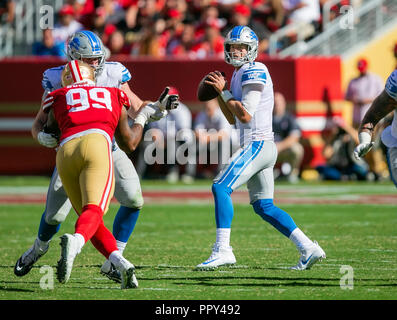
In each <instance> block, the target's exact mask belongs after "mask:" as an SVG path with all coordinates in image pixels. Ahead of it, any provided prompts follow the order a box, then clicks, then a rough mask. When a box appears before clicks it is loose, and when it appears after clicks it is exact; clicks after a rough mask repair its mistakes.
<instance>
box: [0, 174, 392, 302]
mask: <svg viewBox="0 0 397 320" xmlns="http://www.w3.org/2000/svg"><path fill="white" fill-rule="evenodd" d="M47 185H48V178H45V177H44V178H29V177H27V178H21V177H20V178H12V177H0V221H1V222H0V243H1V245H0V268H1V272H0V300H70V299H74V300H76V299H77V300H119V299H120V300H292V299H293V300H297V299H298V300H301V299H305V300H353V299H354V300H356V299H360V300H362V299H364V300H367V299H368V300H380V299H382V300H390V299H393V300H394V299H396V298H397V197H396V195H397V192H396V190H395V187H394V186H393V185H392V184H391V183H389V182H383V183H361V184H359V183H319V182H318V183H317V182H316V183H299V184H296V185H288V184H283V183H279V184H277V185H276V195H279V196H276V204H278V205H279V206H280V207H281V208H282V209H284V210H286V211H287V212H288V213H290V215H291V216H292V218H293V219H294V221H295V222H296V224H297V225H298V226H299V227H300V228H301V229H302V230H303V231H304V232H305V233H306V234H307V235H308V236H309V237H310V238H311V239H314V240H317V241H318V242H319V244H320V245H321V246H322V248H323V249H324V250H325V252H326V254H327V258H326V259H325V260H323V261H321V262H319V263H318V264H316V265H314V267H313V268H312V269H311V270H306V271H293V270H289V269H288V268H289V267H290V266H292V265H295V264H296V263H297V261H298V258H299V254H298V252H297V250H296V248H295V246H294V245H293V244H292V242H291V241H289V240H288V239H287V238H285V237H284V236H283V235H281V234H280V233H278V232H277V231H276V230H275V229H274V228H273V227H272V226H270V225H269V224H268V223H266V222H264V221H263V220H261V218H260V217H259V216H257V215H256V214H255V213H254V212H253V210H252V208H251V206H250V205H249V204H248V203H246V202H244V201H236V203H235V206H234V207H235V215H234V220H233V225H232V236H231V245H232V247H233V250H234V253H235V256H236V259H237V264H236V265H235V266H232V267H223V268H219V269H218V270H216V271H196V270H195V269H194V267H195V265H197V264H199V263H201V262H203V261H204V260H206V259H207V258H208V257H209V255H210V253H211V246H212V244H213V242H214V241H215V221H214V205H213V204H212V201H210V200H209V199H207V198H206V199H204V200H202V199H201V200H200V199H199V198H196V199H187V198H184V197H180V196H179V198H180V199H179V200H175V201H174V202H173V201H171V200H172V199H171V200H170V199H168V201H165V200H167V199H165V200H164V199H160V200H161V201H160V200H158V201H157V200H156V198H152V199H151V200H150V198H149V197H148V198H149V200H148V201H146V205H145V206H144V208H143V209H142V211H141V215H140V217H139V220H138V223H137V225H136V228H135V231H134V233H133V235H132V237H131V239H130V241H129V243H128V246H127V248H126V250H125V252H124V255H125V256H126V257H127V258H128V259H129V260H130V261H131V262H133V263H134V264H135V266H136V269H137V270H136V275H137V278H138V281H139V288H137V289H134V290H120V288H119V284H117V283H114V282H112V281H110V280H108V279H107V278H105V277H104V276H102V275H101V274H100V273H99V269H100V266H101V264H102V263H103V261H104V258H103V257H102V256H101V255H100V254H99V253H98V252H97V251H96V250H95V249H94V248H93V246H92V245H91V243H87V244H86V246H85V247H84V248H83V251H82V252H81V254H80V255H78V257H77V258H76V260H75V264H74V268H73V271H72V275H71V279H70V281H69V282H68V283H67V284H60V283H58V282H57V280H56V276H55V271H56V269H55V266H56V262H57V260H58V259H59V255H60V246H59V236H61V235H62V234H64V233H73V230H74V223H75V221H76V215H75V214H74V213H73V212H71V214H70V215H69V216H68V218H67V220H66V222H65V223H64V224H62V227H61V229H60V231H59V233H58V234H57V235H56V236H55V238H54V239H53V241H52V243H51V246H50V249H49V251H48V253H47V254H46V255H45V256H43V257H42V258H41V259H40V260H39V261H38V262H37V264H36V266H35V267H34V268H33V269H32V270H31V272H30V273H29V274H28V275H26V276H25V277H22V278H18V277H16V276H14V273H13V267H14V264H15V262H16V260H17V259H18V258H19V256H20V255H21V254H22V253H23V252H24V251H25V250H26V249H28V248H29V246H31V244H32V243H33V241H34V239H35V237H36V233H37V228H38V224H39V221H40V217H41V214H42V211H43V208H44V203H43V202H38V203H29V201H25V202H24V201H22V199H24V197H26V196H31V195H33V194H36V193H37V194H43V193H45V190H46V188H47ZM210 186H211V184H210V182H209V181H203V182H200V183H197V184H195V185H190V186H184V185H174V186H169V185H167V184H166V183H165V182H156V181H146V182H143V190H144V191H145V190H147V191H153V192H155V191H156V190H157V191H159V190H167V191H168V192H172V191H173V190H176V192H177V191H178V190H179V191H185V192H186V190H190V191H191V192H197V191H199V192H204V191H210ZM27 193H29V194H27ZM241 193H244V190H242V191H241ZM10 195H14V196H15V195H16V196H15V200H14V202H15V203H12V201H11V200H10V199H9V198H10V197H9V196H10ZM7 196H8V200H7V201H5V200H4V199H5V198H4V197H6V198H7ZM152 196H153V195H152ZM2 197H3V198H4V199H3V200H4V201H3V202H2ZM117 209H118V205H117V204H116V203H114V202H113V203H112V204H111V207H110V210H109V212H108V213H107V215H106V216H105V224H106V225H107V226H108V227H109V228H110V229H111V227H112V222H113V218H114V216H115V213H116V211H117Z"/></svg>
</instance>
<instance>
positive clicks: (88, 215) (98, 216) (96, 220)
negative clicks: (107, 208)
mask: <svg viewBox="0 0 397 320" xmlns="http://www.w3.org/2000/svg"><path fill="white" fill-rule="evenodd" d="M102 216H103V211H102V209H101V208H100V207H98V206H96V205H93V204H88V205H86V206H84V207H83V210H82V214H81V215H80V216H79V218H78V219H77V221H76V226H75V233H79V234H81V235H82V236H83V237H84V239H85V242H87V241H88V240H90V239H91V238H92V237H93V235H94V234H95V232H96V231H97V229H98V227H99V224H100V223H101V221H102Z"/></svg>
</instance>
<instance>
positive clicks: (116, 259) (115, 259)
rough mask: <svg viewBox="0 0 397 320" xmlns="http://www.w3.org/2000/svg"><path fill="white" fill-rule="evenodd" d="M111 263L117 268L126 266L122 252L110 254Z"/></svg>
mask: <svg viewBox="0 0 397 320" xmlns="http://www.w3.org/2000/svg"><path fill="white" fill-rule="evenodd" d="M109 261H110V262H111V263H113V264H114V265H115V266H116V268H119V267H120V266H122V267H123V266H124V265H125V261H126V259H125V258H124V257H123V256H122V255H121V253H120V251H118V250H116V251H113V252H111V253H110V254H109Z"/></svg>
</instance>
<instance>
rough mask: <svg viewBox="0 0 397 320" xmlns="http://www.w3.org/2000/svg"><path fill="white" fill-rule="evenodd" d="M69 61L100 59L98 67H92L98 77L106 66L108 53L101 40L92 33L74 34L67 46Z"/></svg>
mask: <svg viewBox="0 0 397 320" xmlns="http://www.w3.org/2000/svg"><path fill="white" fill-rule="evenodd" d="M66 55H67V58H68V61H72V60H80V61H81V60H82V59H83V58H99V61H98V65H97V66H92V67H94V69H95V73H96V74H97V75H98V74H100V73H101V72H102V70H103V66H104V64H105V57H106V51H105V46H104V45H103V43H102V41H101V39H100V38H99V37H98V36H97V35H96V34H95V33H93V32H91V31H78V32H76V33H74V34H73V35H72V36H71V37H70V39H69V41H68V45H67V53H66Z"/></svg>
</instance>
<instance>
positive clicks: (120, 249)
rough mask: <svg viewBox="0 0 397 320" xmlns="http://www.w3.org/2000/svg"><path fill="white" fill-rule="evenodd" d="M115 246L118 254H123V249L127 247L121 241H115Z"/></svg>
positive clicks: (125, 243)
mask: <svg viewBox="0 0 397 320" xmlns="http://www.w3.org/2000/svg"><path fill="white" fill-rule="evenodd" d="M116 245H117V249H118V250H119V251H120V253H121V254H123V252H124V249H125V247H126V246H127V242H122V241H119V240H116Z"/></svg>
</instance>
